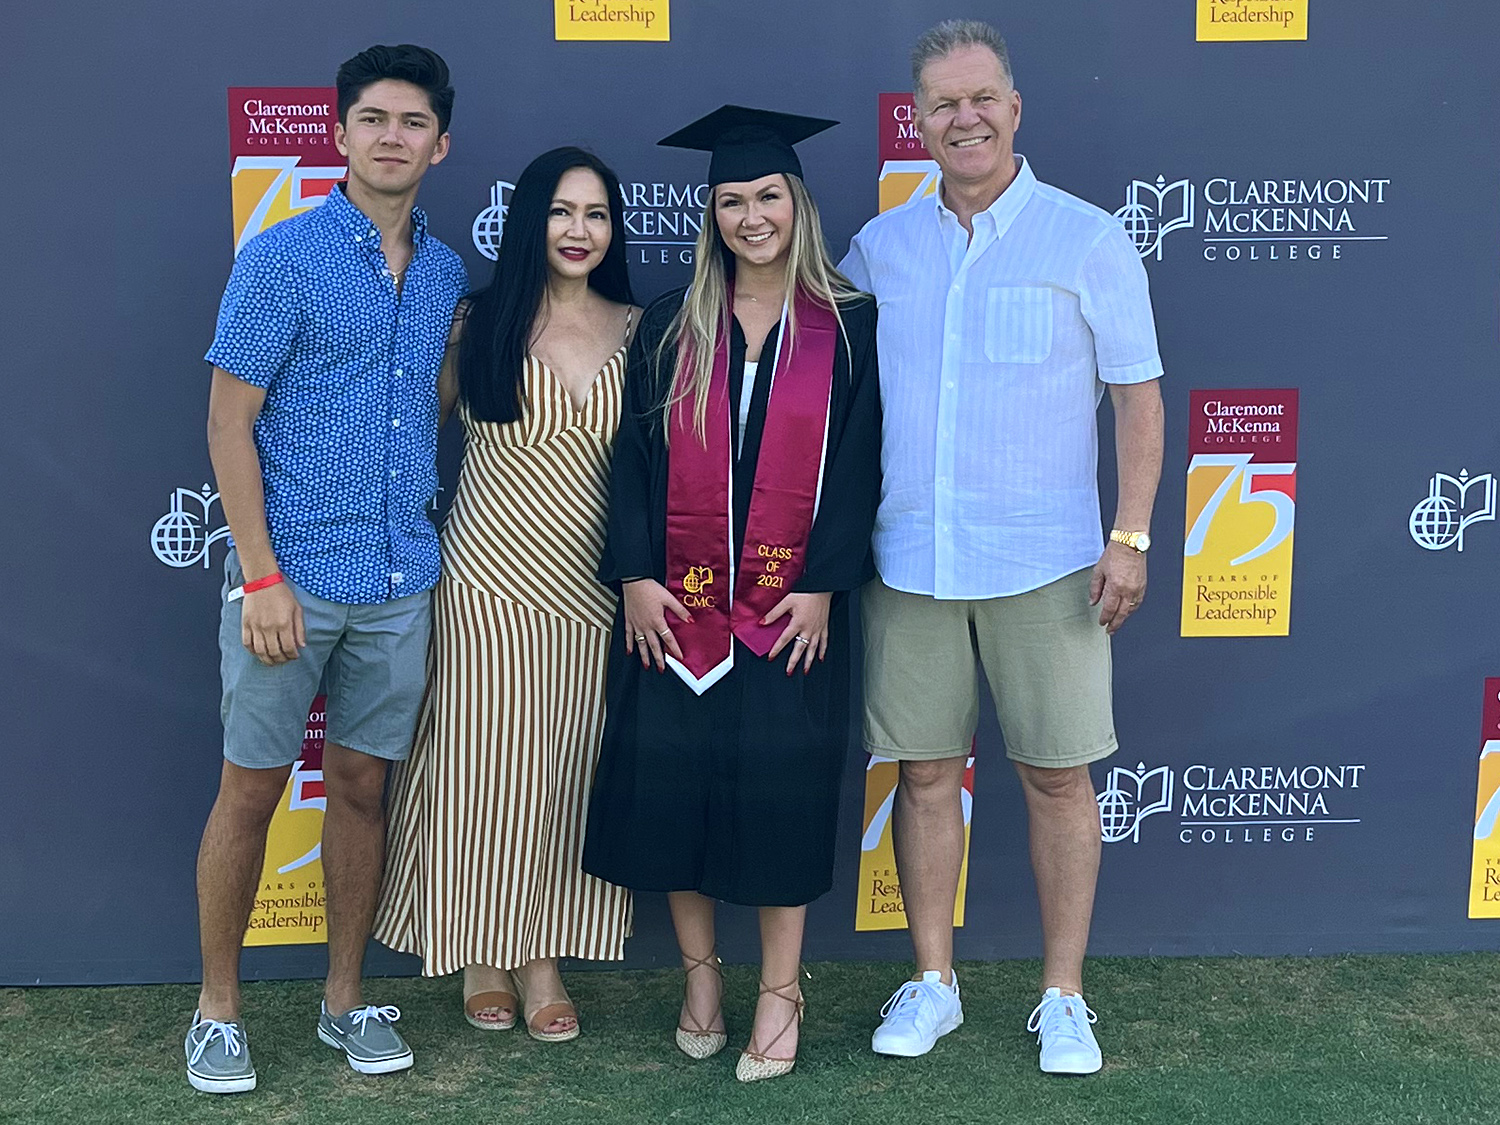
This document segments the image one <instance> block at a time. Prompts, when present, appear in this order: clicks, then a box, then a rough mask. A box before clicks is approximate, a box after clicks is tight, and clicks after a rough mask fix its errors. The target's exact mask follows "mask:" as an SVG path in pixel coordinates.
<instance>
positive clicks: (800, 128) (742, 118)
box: [656, 105, 838, 187]
mask: <svg viewBox="0 0 1500 1125" xmlns="http://www.w3.org/2000/svg"><path fill="white" fill-rule="evenodd" d="M837 124H838V122H837V121H830V120H828V118H826V117H803V116H801V115H800V114H796V113H776V112H775V111H773V110H769V109H749V108H747V107H746V106H742V105H723V106H720V107H719V108H718V109H716V110H714V111H713V112H712V113H710V114H709V115H708V116H707V117H700V118H698V120H697V121H694V122H693V123H692V124H691V125H687V126H684V127H683V128H681V129H678V130H677V132H675V133H673V134H672V135H671V136H670V137H663V138H662V139H661V140H659V141H657V142H656V143H657V144H658V145H663V146H665V147H666V148H690V149H696V150H698V151H700V152H711V153H713V157H712V159H710V160H709V162H708V186H709V187H717V186H718V185H719V184H725V183H738V182H740V181H743V180H758V179H760V178H761V177H762V176H769V175H771V174H773V173H775V172H785V173H789V174H791V175H793V176H801V175H802V162H801V161H799V160H798V159H797V154H796V153H795V152H794V151H793V150H792V146H793V145H794V144H797V143H798V142H800V141H805V140H807V138H808V137H813V136H816V135H817V134H819V133H821V132H822V131H823V130H824V129H832V128H833V127H834V126H835V125H837Z"/></svg>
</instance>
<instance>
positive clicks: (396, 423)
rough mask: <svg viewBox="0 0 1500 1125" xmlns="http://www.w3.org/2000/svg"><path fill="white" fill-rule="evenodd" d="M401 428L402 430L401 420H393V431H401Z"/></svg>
mask: <svg viewBox="0 0 1500 1125" xmlns="http://www.w3.org/2000/svg"><path fill="white" fill-rule="evenodd" d="M400 428H401V419H400V418H392V419H391V429H393V430H399V429H400Z"/></svg>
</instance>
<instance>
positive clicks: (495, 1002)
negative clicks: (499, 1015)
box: [464, 966, 521, 1031]
mask: <svg viewBox="0 0 1500 1125" xmlns="http://www.w3.org/2000/svg"><path fill="white" fill-rule="evenodd" d="M473 967H475V966H466V967H465V969H464V985H465V989H464V1019H465V1020H467V1021H468V1023H469V1026H470V1027H476V1028H478V1029H479V1030H480V1031H509V1030H510V1029H511V1028H513V1027H515V1026H516V1013H517V1012H518V1011H519V1010H520V1007H521V1004H520V1000H519V999H518V998H517V996H516V994H515V993H514V992H507V991H506V990H505V989H503V988H490V989H484V990H481V991H479V992H470V991H468V987H467V986H468V983H469V979H468V978H469V971H468V970H469V969H470V968H473ZM483 967H484V968H488V967H489V966H483ZM502 972H503V970H502ZM506 975H507V976H508V975H509V974H506ZM486 1008H504V1009H507V1010H508V1011H509V1012H510V1019H508V1020H482V1019H480V1018H479V1013H480V1012H482V1011H484V1010H485V1009H486Z"/></svg>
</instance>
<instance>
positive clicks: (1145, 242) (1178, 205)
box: [1115, 176, 1198, 262]
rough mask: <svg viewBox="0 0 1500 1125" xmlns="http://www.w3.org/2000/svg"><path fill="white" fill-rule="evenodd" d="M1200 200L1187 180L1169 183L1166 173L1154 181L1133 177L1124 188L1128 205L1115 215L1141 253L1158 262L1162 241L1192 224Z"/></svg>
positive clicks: (1142, 255)
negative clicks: (1148, 181)
mask: <svg viewBox="0 0 1500 1125" xmlns="http://www.w3.org/2000/svg"><path fill="white" fill-rule="evenodd" d="M1197 202H1198V193H1197V191H1196V190H1195V189H1194V187H1193V185H1192V184H1191V183H1190V182H1189V181H1187V180H1177V181H1175V182H1173V183H1170V184H1169V183H1167V178H1166V177H1165V176H1157V177H1156V183H1155V184H1150V183H1147V182H1146V181H1145V180H1131V181H1130V186H1129V187H1128V188H1126V189H1125V206H1124V207H1121V208H1120V209H1119V210H1118V211H1116V212H1115V218H1117V219H1119V220H1120V224H1121V225H1122V226H1123V227H1124V228H1125V233H1126V234H1128V235H1129V236H1130V241H1131V242H1133V243H1135V248H1136V251H1137V252H1138V253H1139V254H1140V256H1141V257H1143V258H1149V257H1153V256H1154V257H1155V258H1156V260H1157V261H1158V262H1159V261H1161V240H1162V239H1163V238H1165V237H1166V236H1167V235H1169V234H1171V233H1172V232H1173V231H1174V230H1182V229H1183V228H1184V227H1191V226H1192V225H1193V221H1194V213H1195V211H1196V206H1197Z"/></svg>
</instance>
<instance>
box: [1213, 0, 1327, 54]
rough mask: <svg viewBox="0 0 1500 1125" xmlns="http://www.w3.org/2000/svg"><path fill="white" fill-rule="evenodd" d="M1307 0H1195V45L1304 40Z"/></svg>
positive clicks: (1305, 35)
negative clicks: (1196, 3) (1197, 43)
mask: <svg viewBox="0 0 1500 1125" xmlns="http://www.w3.org/2000/svg"><path fill="white" fill-rule="evenodd" d="M1306 38H1307V0H1198V42H1200V43H1228V42H1246V41H1250V40H1272V39H1306Z"/></svg>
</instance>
